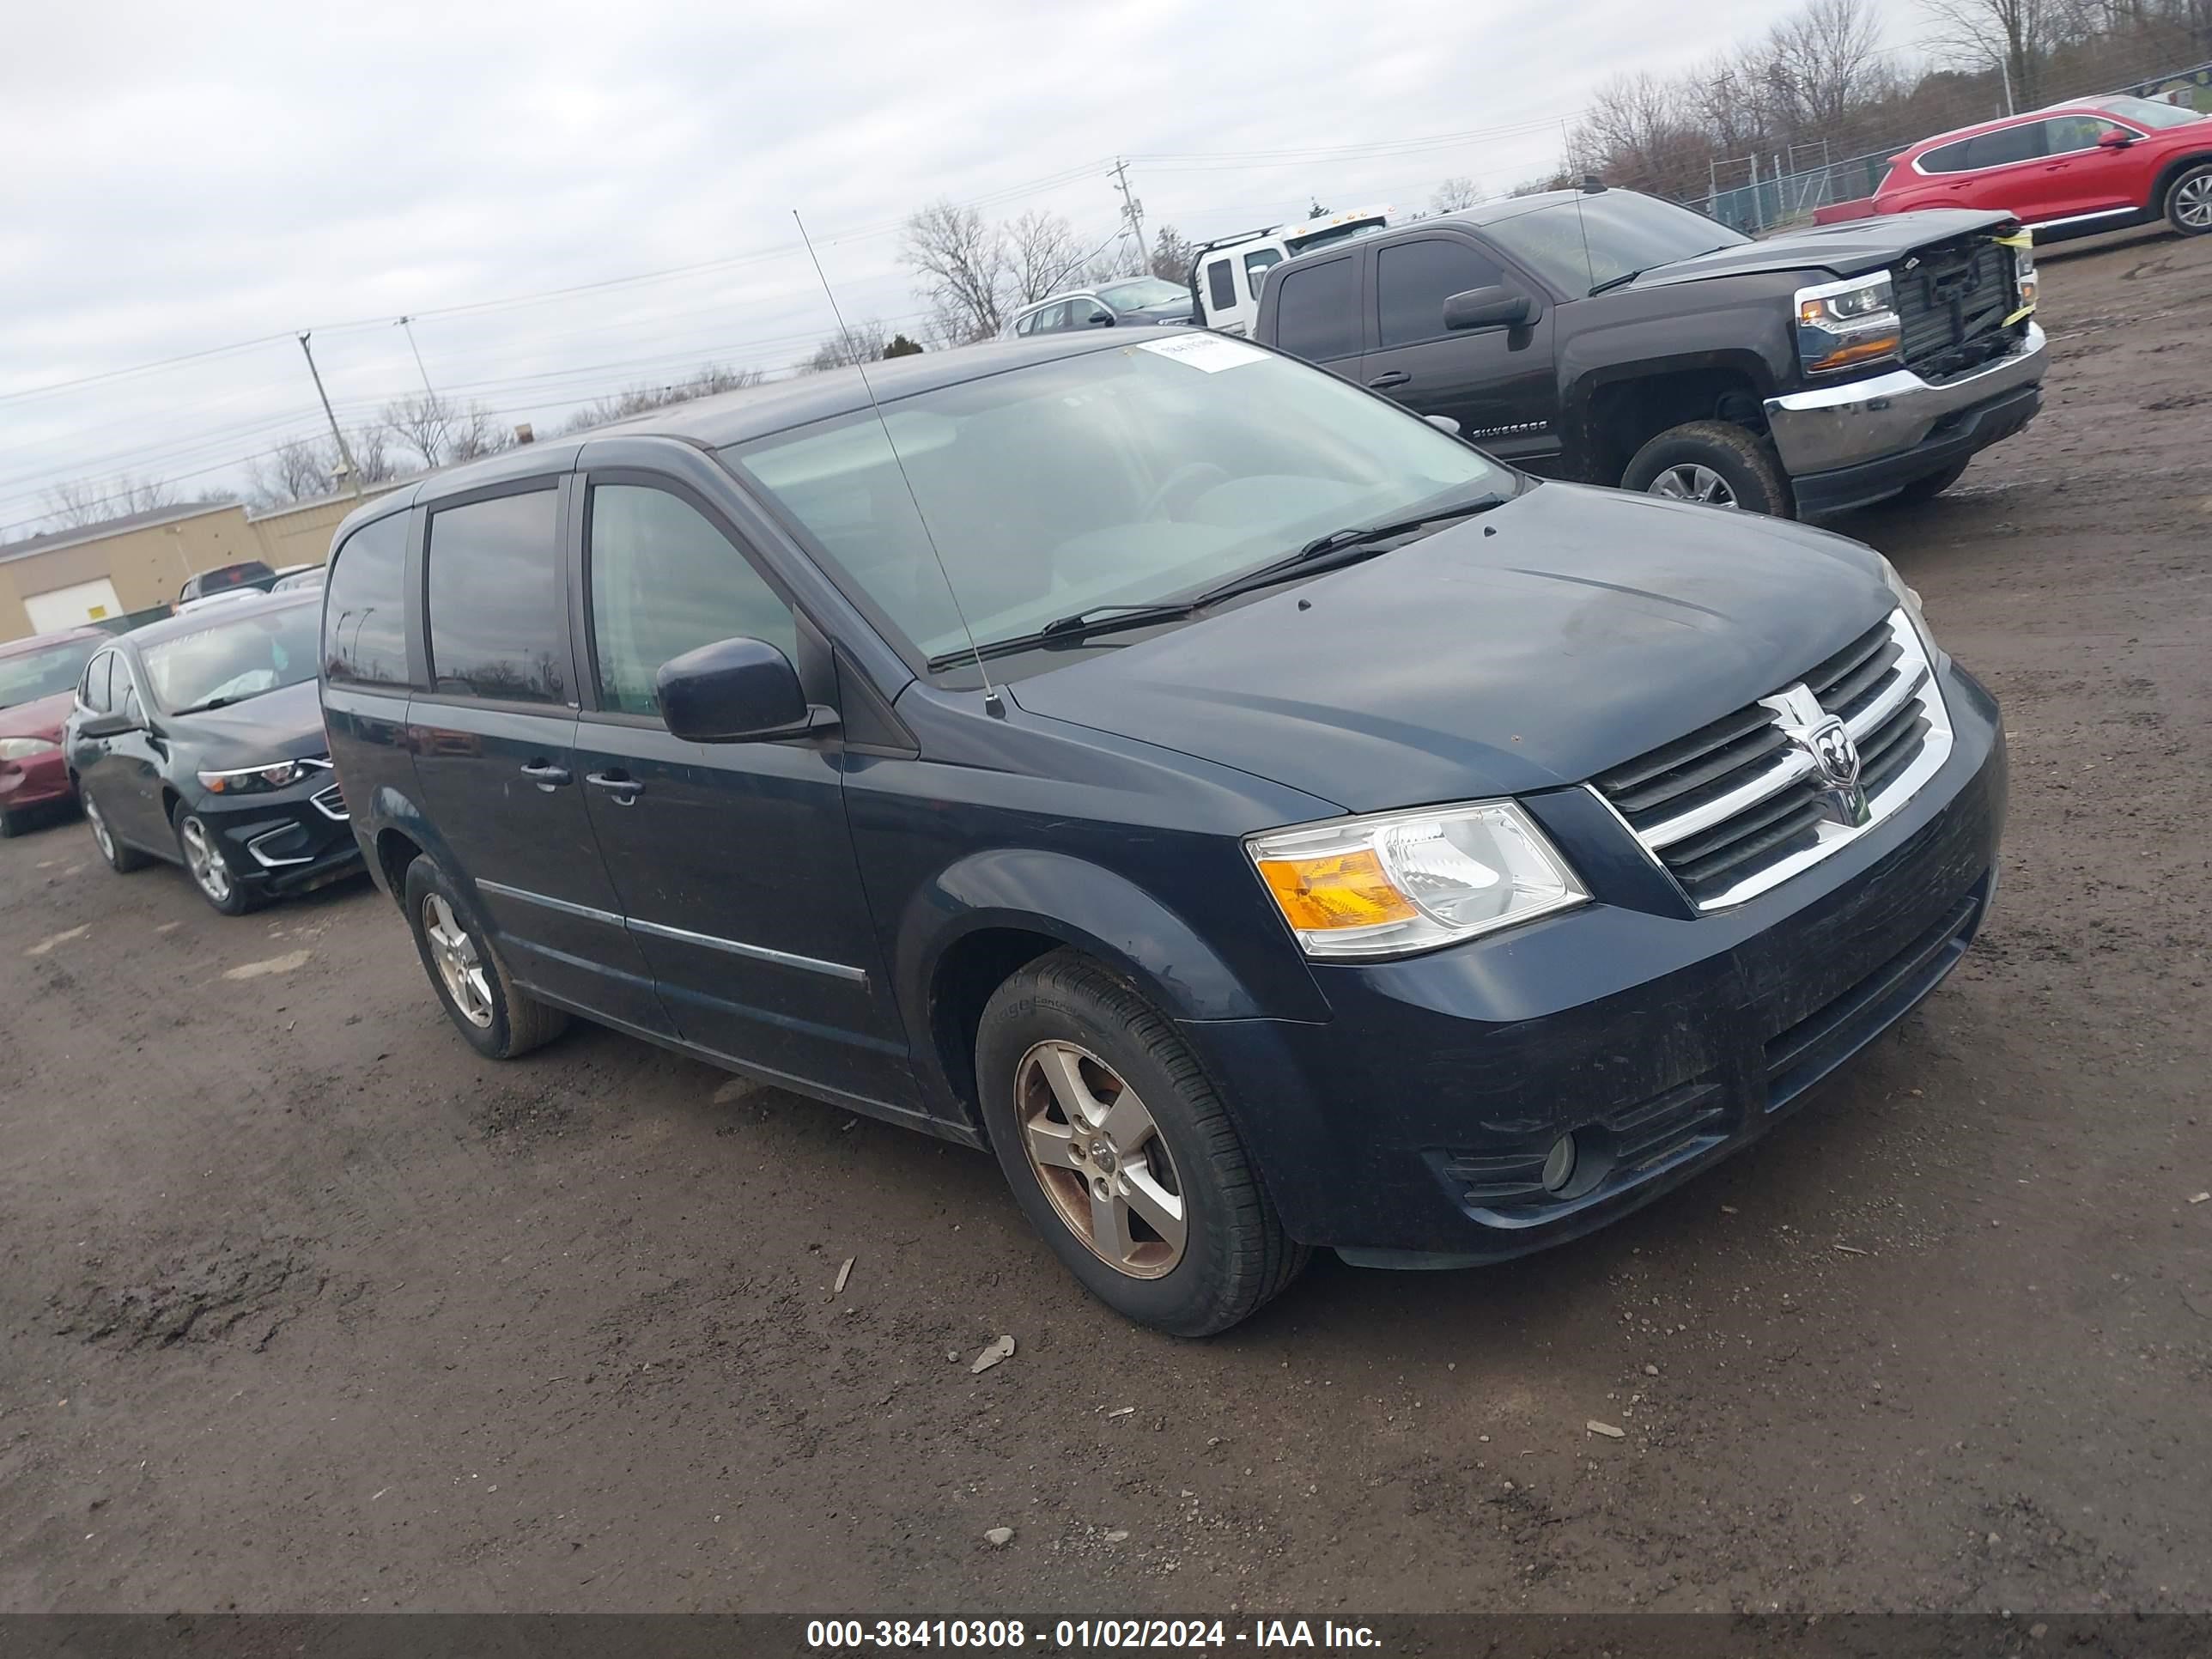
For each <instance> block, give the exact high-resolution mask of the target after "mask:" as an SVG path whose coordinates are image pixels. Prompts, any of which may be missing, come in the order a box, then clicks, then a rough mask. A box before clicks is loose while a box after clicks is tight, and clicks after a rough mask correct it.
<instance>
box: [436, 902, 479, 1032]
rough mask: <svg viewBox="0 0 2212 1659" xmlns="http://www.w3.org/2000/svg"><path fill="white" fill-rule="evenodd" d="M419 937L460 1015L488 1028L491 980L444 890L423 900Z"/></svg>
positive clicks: (473, 1023)
mask: <svg viewBox="0 0 2212 1659" xmlns="http://www.w3.org/2000/svg"><path fill="white" fill-rule="evenodd" d="M422 936H423V938H424V939H428V941H429V943H430V951H431V959H432V961H434V962H435V963H436V964H437V969H438V979H439V982H440V983H441V984H442V985H444V986H445V987H446V994H447V996H449V997H451V998H452V999H453V1006H454V1007H455V1008H456V1009H458V1010H459V1012H460V1015H461V1018H464V1019H465V1020H467V1021H468V1023H469V1024H471V1025H473V1026H475V1027H476V1028H477V1030H480V1031H481V1030H489V1029H490V1028H491V981H490V979H489V976H488V975H486V974H485V972H484V965H483V958H482V957H480V956H478V955H477V942H476V941H475V940H474V939H471V938H470V937H469V930H468V929H467V928H465V927H462V926H461V919H460V918H459V916H457V915H454V914H453V906H452V905H450V904H448V903H447V902H446V896H445V895H444V894H443V893H433V894H431V895H430V896H428V898H426V899H425V900H424V901H423V902H422Z"/></svg>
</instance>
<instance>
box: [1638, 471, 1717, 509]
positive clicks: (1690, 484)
mask: <svg viewBox="0 0 2212 1659" xmlns="http://www.w3.org/2000/svg"><path fill="white" fill-rule="evenodd" d="M1648 493H1650V494H1651V495H1663V496H1665V497H1666V498H1667V499H1668V501H1702V502H1703V503H1704V504H1705V506H1707V507H1734V506H1735V491H1734V490H1733V489H1729V483H1728V480H1727V479H1726V478H1723V477H1721V475H1720V474H1719V473H1717V472H1716V471H1713V470H1712V468H1711V467H1709V466H1700V465H1698V464H1697V463H1696V462H1694V461H1689V462H1685V463H1684V464H1683V465H1680V466H1670V467H1668V469H1667V470H1666V471H1663V472H1662V473H1661V474H1660V475H1659V476H1658V477H1656V478H1654V479H1653V480H1652V481H1651V483H1650V489H1649V492H1648Z"/></svg>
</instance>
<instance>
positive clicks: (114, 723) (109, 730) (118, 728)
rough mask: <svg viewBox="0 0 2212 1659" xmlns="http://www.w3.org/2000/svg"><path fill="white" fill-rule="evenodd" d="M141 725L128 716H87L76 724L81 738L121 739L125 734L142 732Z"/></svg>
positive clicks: (77, 732)
mask: <svg viewBox="0 0 2212 1659" xmlns="http://www.w3.org/2000/svg"><path fill="white" fill-rule="evenodd" d="M140 729H141V728H140V726H139V723H138V722H137V720H132V719H131V716H130V715H128V714H87V715H86V716H85V717H84V718H83V719H82V720H79V721H78V722H77V723H76V734H77V736H79V737H81V738H119V737H121V736H122V735H123V734H124V733H125V732H136V731H138V730H140Z"/></svg>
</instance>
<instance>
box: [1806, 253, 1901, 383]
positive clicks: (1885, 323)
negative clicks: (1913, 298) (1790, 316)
mask: <svg viewBox="0 0 2212 1659" xmlns="http://www.w3.org/2000/svg"><path fill="white" fill-rule="evenodd" d="M1904 339H1905V325H1904V324H1903V323H1902V322H1900V321H1899V319H1898V315H1897V295H1896V291H1895V289H1894V288H1893V286H1892V284H1891V283H1890V277H1889V273H1888V272H1887V271H1886V270H1878V271H1876V272H1875V274H1874V275H1873V276H1854V277H1851V278H1850V279H1849V280H1848V281H1846V282H1841V283H1821V284H1820V286H1819V287H1817V288H1801V289H1798V290H1797V357H1798V361H1799V362H1802V364H1803V365H1804V368H1805V372H1806V373H1807V374H1826V373H1828V372H1829V371H1831V370H1833V369H1838V368H1854V367H1856V366H1857V365H1858V364H1861V363H1871V362H1880V361H1881V359H1883V358H1885V357H1893V356H1896V355H1897V353H1898V349H1899V347H1900V346H1901V345H1902V344H1903V343H1904Z"/></svg>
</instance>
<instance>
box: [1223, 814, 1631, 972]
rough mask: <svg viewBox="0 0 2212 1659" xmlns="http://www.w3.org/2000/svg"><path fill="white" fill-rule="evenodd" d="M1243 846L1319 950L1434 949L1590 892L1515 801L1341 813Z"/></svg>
mask: <svg viewBox="0 0 2212 1659" xmlns="http://www.w3.org/2000/svg"><path fill="white" fill-rule="evenodd" d="M1244 844H1245V847H1246V849H1247V850H1248V851H1249V852H1250V854H1251V855H1252V861H1253V863H1254V864H1255V865H1256V866H1258V868H1259V872H1260V879H1261V881H1262V882H1263V883H1265V884H1266V885H1267V892H1268V896H1270V897H1272V898H1273V900H1274V901H1275V907H1276V908H1278V909H1279V910H1280V911H1281V912H1282V913H1283V920H1284V921H1286V922H1288V923H1289V924H1290V926H1291V932H1292V933H1295V934H1297V940H1298V944H1299V945H1300V946H1301V947H1302V948H1303V949H1304V951H1305V952H1306V954H1307V955H1308V956H1313V957H1384V956H1404V955H1407V954H1408V953H1410V952H1413V951H1429V950H1434V949H1435V948H1436V947H1437V946H1438V945H1454V944H1457V943H1458V942H1460V941H1461V940H1462V939H1474V938H1475V937H1477V936H1478V935H1480V934H1483V933H1492V932H1494V931H1496V930H1497V929H1498V928H1500V927H1513V926H1515V925H1516V924H1518V923H1520V922H1523V921H1531V920H1533V919H1534V918H1535V917H1537V916H1541V915H1548V914H1549V913H1550V912H1552V911H1553V910H1564V909H1565V908H1568V907H1569V906H1571V905H1576V904H1581V903H1583V902H1586V901H1587V900H1588V899H1589V890H1587V889H1586V888H1584V887H1583V884H1582V883H1581V881H1579V880H1578V879H1577V878H1576V875H1575V872H1573V871H1572V870H1571V869H1570V868H1568V867H1567V861H1566V860H1565V859H1564V858H1562V857H1560V856H1559V852H1558V850H1557V849H1556V848H1553V845H1552V843H1551V842H1549V841H1547V839H1545V836H1544V832H1543V831H1542V830H1541V829H1538V828H1537V827H1536V823H1535V820H1534V819H1533V818H1531V817H1529V816H1528V813H1526V812H1525V811H1522V809H1521V808H1520V807H1519V806H1517V805H1515V804H1514V803H1513V802H1511V801H1510V800H1492V801H1475V802H1472V803H1470V804H1468V805H1464V806H1437V807H1427V808H1423V809H1421V810H1419V811H1407V812H1376V813H1371V814H1369V815H1367V816H1365V817H1349V818H1333V819H1331V820H1330V821H1329V822H1328V823H1320V824H1308V825H1304V826H1303V827H1301V828H1298V829H1274V830H1270V831H1269V832H1268V833H1267V834H1266V835H1261V836H1250V837H1249V838H1248V839H1247V840H1246V842H1245V843H1244Z"/></svg>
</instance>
